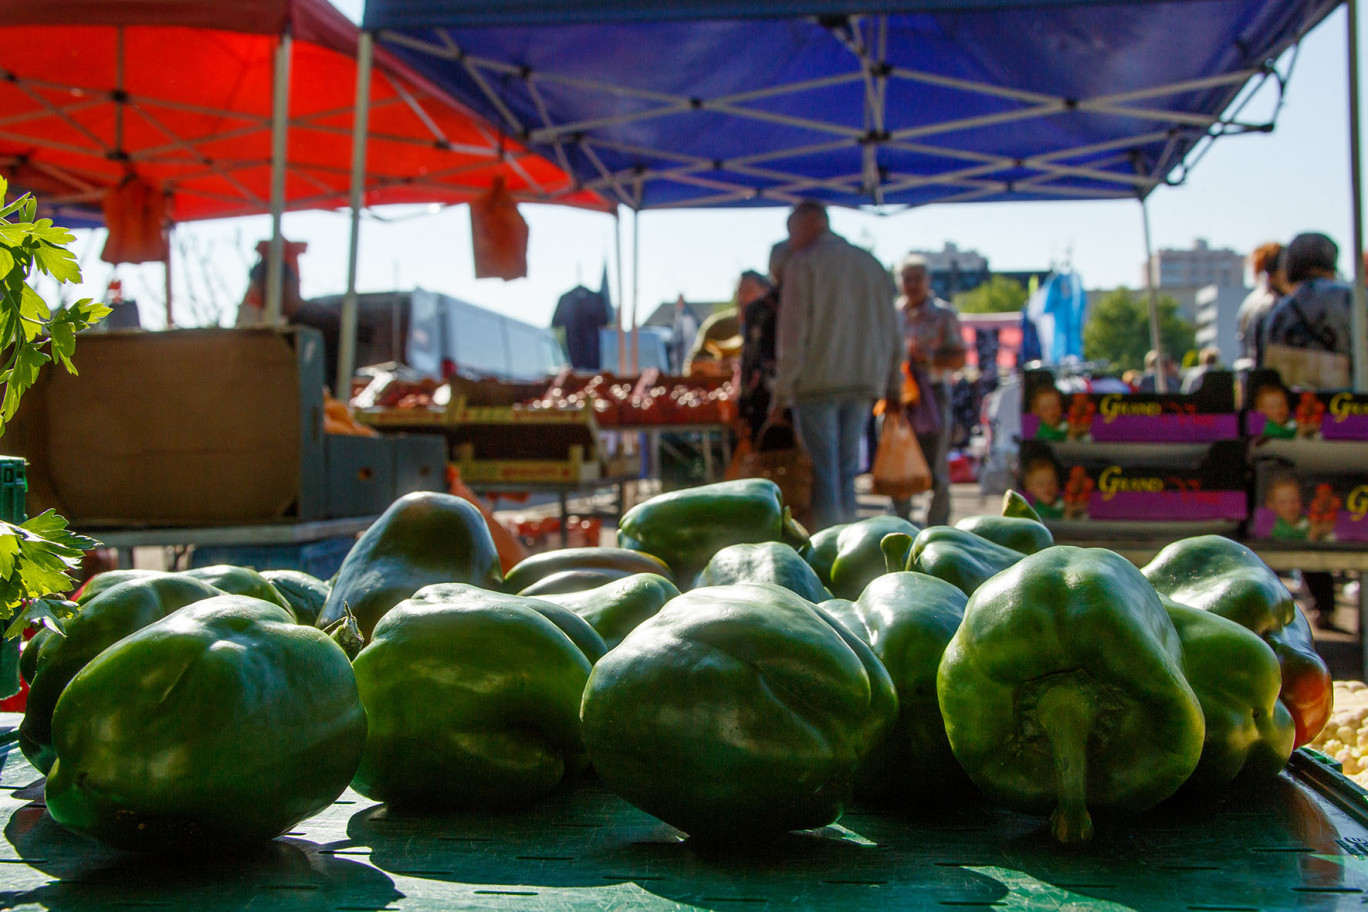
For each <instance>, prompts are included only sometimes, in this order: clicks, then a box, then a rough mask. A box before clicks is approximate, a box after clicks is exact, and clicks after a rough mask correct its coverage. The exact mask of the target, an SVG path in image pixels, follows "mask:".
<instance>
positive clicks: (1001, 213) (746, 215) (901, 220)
mask: <svg viewBox="0 0 1368 912" xmlns="http://www.w3.org/2000/svg"><path fill="white" fill-rule="evenodd" d="M333 2H334V3H335V4H336V5H337V6H338V8H339V9H341V10H342V11H343V12H344V13H346V14H347V15H349V16H351V17H352V18H353V19H357V18H359V15H360V8H361V0H333ZM1346 21H1347V14H1346V12H1345V9H1344V7H1340V8H1339V9H1338V10H1336V12H1335V13H1334V14H1332V15H1331V16H1330V18H1329V19H1327V20H1326V21H1325V22H1324V23H1322V24H1321V25H1320V26H1319V27H1318V28H1317V29H1316V30H1315V31H1314V32H1312V33H1311V34H1310V35H1309V36H1307V38H1306V39H1305V40H1304V41H1303V42H1302V47H1301V53H1300V56H1299V57H1298V60H1297V64H1296V68H1295V71H1294V72H1293V77H1292V80H1291V83H1290V85H1289V88H1288V91H1287V94H1286V97H1285V99H1284V105H1283V109H1282V112H1281V114H1280V116H1279V118H1278V125H1277V129H1276V131H1275V132H1274V133H1273V134H1271V135H1265V134H1252V135H1246V136H1232V137H1227V138H1225V139H1222V140H1220V141H1219V142H1217V143H1216V144H1215V146H1214V148H1213V149H1211V150H1210V152H1209V153H1208V154H1207V155H1206V157H1205V158H1204V159H1203V160H1202V161H1201V162H1200V163H1199V164H1198V165H1197V166H1196V168H1195V169H1194V170H1193V171H1192V172H1191V174H1190V175H1189V177H1188V180H1187V182H1186V183H1185V184H1184V185H1182V186H1178V187H1161V188H1159V189H1158V190H1157V191H1155V193H1154V194H1153V195H1152V196H1151V197H1150V203H1149V205H1150V219H1151V225H1152V229H1153V240H1154V244H1155V247H1156V248H1160V247H1178V248H1187V247H1190V246H1191V245H1192V243H1193V241H1194V239H1196V238H1205V239H1207V240H1208V242H1209V243H1210V244H1211V245H1212V246H1213V247H1230V248H1233V249H1235V250H1237V251H1240V252H1241V253H1244V252H1247V251H1248V250H1250V249H1252V248H1253V247H1254V246H1256V245H1258V244H1260V243H1263V242H1264V241H1268V240H1282V241H1286V240H1287V239H1289V238H1291V237H1292V236H1293V235H1294V234H1296V233H1298V232H1300V231H1307V230H1319V231H1324V232H1326V233H1328V234H1330V235H1331V236H1332V237H1334V238H1335V239H1336V240H1337V241H1339V243H1340V247H1341V249H1342V250H1343V251H1344V253H1342V254H1341V257H1340V268H1341V270H1343V271H1351V270H1352V262H1351V261H1350V260H1349V258H1348V253H1347V252H1348V250H1349V249H1350V248H1351V247H1352V238H1351V234H1350V218H1351V213H1350V207H1349V140H1348V91H1347V72H1348V65H1347V48H1346V45H1347V38H1346ZM1360 25H1361V28H1360V31H1361V33H1362V32H1365V31H1368V29H1364V28H1363V26H1362V23H1361V24H1360ZM1364 42H1368V35H1363V34H1361V36H1360V44H1361V47H1364V48H1365V49H1368V44H1365V43H1364ZM1287 62H1288V61H1287V60H1286V59H1285V60H1284V61H1282V62H1281V67H1280V68H1285V67H1286V65H1287ZM1265 95H1266V96H1267V97H1260V98H1258V99H1256V100H1255V102H1254V103H1253V104H1252V105H1251V106H1250V107H1249V108H1247V109H1246V112H1245V118H1246V119H1257V118H1259V117H1261V116H1263V115H1266V114H1267V113H1268V112H1269V111H1270V110H1271V108H1272V93H1271V92H1266V93H1265ZM522 209H523V213H524V216H525V217H526V219H527V221H528V223H529V225H530V228H531V240H530V245H529V252H528V257H529V276H528V278H526V279H520V280H517V281H513V282H502V281H499V280H480V281H476V280H475V279H474V272H473V266H472V264H471V258H470V220H469V214H468V211H467V209H466V207H464V206H459V207H452V208H447V209H443V210H441V211H439V212H437V213H435V214H433V213H430V212H428V211H426V210H421V209H412V208H409V209H401V210H397V211H396V210H393V209H390V210H386V211H384V212H382V213H380V215H381V216H383V217H384V218H386V219H390V221H378V220H374V219H370V220H367V221H366V222H364V223H363V228H362V233H361V262H360V269H359V282H358V284H359V287H360V290H361V291H380V290H389V289H392V288H395V287H398V288H412V287H415V286H421V287H423V288H427V289H431V290H435V291H441V292H445V293H448V294H451V295H454V296H456V297H459V298H462V299H464V300H467V301H471V302H473V303H476V304H480V305H483V306H486V307H490V308H493V309H495V310H499V311H502V312H505V313H509V314H512V315H515V316H518V317H520V318H522V319H525V320H528V321H530V322H533V323H538V324H545V323H547V322H549V320H550V316H551V313H552V310H553V309H554V307H555V302H556V299H557V297H559V295H560V294H561V293H562V292H564V291H567V290H569V289H570V288H571V287H573V286H574V285H575V284H576V282H581V281H582V282H583V283H584V284H586V285H589V286H591V287H594V288H597V287H598V283H599V276H600V273H601V271H602V269H603V266H604V264H605V262H607V263H608V266H609V270H610V274H612V275H613V276H614V303H615V304H616V303H619V301H620V300H621V299H620V298H619V296H618V294H617V290H616V281H615V268H614V265H613V251H614V219H613V218H612V217H611V216H607V215H603V214H594V213H585V212H580V211H577V210H570V209H566V208H562V207H555V206H536V205H526V206H523V207H522ZM785 216H786V211H785V210H783V209H773V210H745V211H739V210H706V211H682V212H681V211H670V212H647V213H645V214H643V215H641V216H640V220H639V227H640V236H641V247H640V251H641V252H640V273H639V275H640V279H639V293H638V301H639V305H638V307H639V316H640V318H641V319H643V320H644V319H645V317H646V316H647V315H648V314H649V313H650V312H651V310H653V309H654V308H655V306H656V305H657V304H658V303H660V302H662V301H667V300H673V299H674V298H675V296H676V295H678V294H681V293H682V294H684V295H685V296H686V297H688V298H689V299H691V300H720V299H725V298H728V297H730V296H731V293H732V290H733V287H734V285H735V282H736V278H737V276H738V275H739V274H740V273H741V272H742V271H743V270H745V269H760V270H764V268H765V265H766V261H767V257H768V252H769V248H770V245H771V244H773V243H774V241H776V240H778V239H779V238H781V237H782V236H783V232H784V219H785ZM632 221H633V217H632V215H631V214H630V213H628V212H625V211H624V217H623V219H622V221H621V231H622V237H623V244H624V247H623V249H624V261H625V264H624V269H623V280H624V284H625V292H626V294H625V298H626V300H627V302H628V306H629V307H630V301H631V296H632V284H633V283H632V272H631V251H630V242H631V236H632ZM832 224H833V228H834V230H836V231H837V232H838V233H839V234H842V235H844V236H846V237H847V238H848V239H850V240H851V241H853V242H855V243H858V244H861V245H862V246H872V247H873V249H874V252H875V254H876V255H877V256H878V257H879V258H880V259H882V260H884V261H885V262H887V263H890V264H891V263H893V262H895V261H896V260H897V259H899V258H900V257H902V256H903V255H904V254H906V253H907V251H908V250H912V249H933V250H939V249H940V248H941V247H942V246H943V245H944V243H945V242H946V241H951V242H954V243H956V244H958V245H959V246H960V248H962V249H976V250H978V251H979V252H980V253H982V254H983V255H985V256H986V257H988V259H989V263H990V266H991V267H992V268H994V269H998V270H1026V269H1040V268H1044V267H1047V266H1049V265H1051V264H1052V263H1056V262H1059V261H1062V260H1063V259H1064V258H1065V257H1066V256H1067V257H1071V259H1072V263H1073V265H1074V268H1075V269H1076V270H1077V271H1078V272H1079V274H1080V275H1081V276H1082V277H1083V279H1084V282H1085V283H1086V284H1087V286H1088V287H1089V288H1111V287H1115V286H1118V285H1128V286H1130V287H1135V286H1137V285H1138V283H1139V281H1140V274H1141V273H1140V270H1141V264H1142V263H1143V260H1144V235H1143V233H1142V228H1141V213H1140V206H1139V204H1138V203H1135V202H1129V201H1127V202H1067V203H993V204H965V205H958V206H928V207H924V208H920V209H914V210H910V211H905V212H901V213H898V214H895V215H890V216H878V215H873V214H866V213H861V212H851V211H844V210H838V211H833V213H832ZM269 232H270V221H269V219H267V218H264V217H263V218H249V219H236V220H231V221H219V222H203V223H195V224H189V225H185V226H181V227H179V228H177V230H176V246H177V248H178V250H183V251H184V252H185V253H186V254H188V256H177V257H176V258H175V260H174V261H173V271H174V273H175V283H176V296H175V300H176V319H177V322H178V323H179V324H182V325H204V324H206V323H211V322H214V321H215V320H216V318H221V320H222V322H225V323H229V322H231V320H232V314H233V313H235V311H236V302H237V301H238V300H239V299H240V297H241V291H242V288H243V287H244V286H245V283H246V271H247V267H248V266H249V265H250V264H251V262H252V260H253V259H254V256H253V254H252V253H251V250H252V248H253V246H254V245H255V243H256V242H257V241H258V240H260V239H262V238H265V237H268V236H269ZM347 233H348V217H347V214H346V213H342V212H326V213H325V212H319V213H291V214H287V215H286V216H285V235H286V237H288V238H290V239H292V240H304V241H308V242H309V251H308V253H306V254H305V255H304V257H303V259H302V261H301V272H302V279H303V286H304V293H305V295H306V296H314V295H320V294H329V293H334V292H340V291H342V290H343V289H344V288H345V284H346V251H347ZM81 235H82V236H83V237H82V238H81V245H82V254H83V256H82V258H83V262H84V263H85V264H86V279H87V284H86V287H85V288H84V289H83V290H82V291H81V294H83V295H84V294H93V295H97V296H98V295H100V294H102V293H103V290H104V288H105V285H106V283H107V282H108V280H109V278H110V277H111V274H112V270H111V268H110V267H108V266H106V265H105V264H103V263H100V262H99V261H98V258H97V254H98V249H99V245H101V244H103V242H104V234H103V232H102V231H97V232H81ZM118 274H119V276H120V278H122V279H123V282H124V287H125V289H126V292H127V293H130V294H132V295H134V296H136V297H138V298H139V301H140V304H141V305H142V313H143V321H144V325H147V326H158V325H161V316H160V313H161V308H162V307H163V292H162V287H163V278H162V271H161V269H160V267H127V266H125V267H120V268H119V270H118ZM68 294H70V293H68Z"/></svg>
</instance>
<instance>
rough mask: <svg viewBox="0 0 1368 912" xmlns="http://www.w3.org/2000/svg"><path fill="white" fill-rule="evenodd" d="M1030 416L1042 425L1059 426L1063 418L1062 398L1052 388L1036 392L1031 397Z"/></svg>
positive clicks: (1057, 391)
mask: <svg viewBox="0 0 1368 912" xmlns="http://www.w3.org/2000/svg"><path fill="white" fill-rule="evenodd" d="M1031 414H1033V415H1035V416H1036V417H1037V418H1039V419H1040V420H1041V422H1042V423H1044V424H1050V425H1055V424H1059V422H1060V421H1061V420H1062V419H1063V417H1064V397H1063V396H1062V395H1061V394H1060V392H1059V390H1057V389H1055V388H1054V387H1052V386H1049V387H1045V388H1044V389H1039V390H1036V393H1035V395H1034V396H1032V397H1031Z"/></svg>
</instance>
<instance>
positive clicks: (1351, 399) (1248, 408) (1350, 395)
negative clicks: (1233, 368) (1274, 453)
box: [1242, 370, 1368, 440]
mask: <svg viewBox="0 0 1368 912" xmlns="http://www.w3.org/2000/svg"><path fill="white" fill-rule="evenodd" d="M1246 389H1247V390H1248V395H1247V396H1246V399H1245V409H1244V411H1243V412H1242V415H1243V416H1244V431H1245V434H1246V435H1247V436H1250V437H1255V438H1262V439H1266V440H1368V394H1364V393H1354V392H1349V391H1348V390H1302V389H1289V388H1288V387H1286V386H1284V385H1283V383H1282V381H1281V380H1280V379H1279V378H1278V374H1277V372H1276V371H1270V370H1258V371H1251V372H1250V375H1249V380H1248V383H1247V385H1246Z"/></svg>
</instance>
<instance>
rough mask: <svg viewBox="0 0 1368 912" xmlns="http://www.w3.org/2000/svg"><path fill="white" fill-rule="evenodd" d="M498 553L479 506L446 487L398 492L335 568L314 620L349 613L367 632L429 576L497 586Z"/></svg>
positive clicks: (365, 634)
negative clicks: (446, 491)
mask: <svg viewBox="0 0 1368 912" xmlns="http://www.w3.org/2000/svg"><path fill="white" fill-rule="evenodd" d="M502 580H503V576H502V575H501V573H500V567H499V553H498V551H497V550H496V549H495V547H494V539H493V538H492V537H491V536H490V534H489V527H488V526H486V525H485V521H484V517H483V516H482V515H481V514H480V511H479V510H478V509H476V507H475V506H474V505H473V504H471V503H470V502H469V501H467V500H464V499H462V498H460V497H455V496H453V495H451V494H441V493H437V492H433V491H421V492H417V493H414V494H405V495H404V496H403V497H401V498H399V499H398V500H396V501H395V502H394V503H392V504H390V506H389V509H387V510H386V511H385V512H384V513H382V514H381V515H380V517H379V518H378V519H377V520H376V521H375V522H374V523H373V524H372V525H371V527H370V528H369V529H367V530H366V531H365V532H363V533H362V534H361V537H360V538H359V539H357V542H356V544H355V545H353V546H352V549H351V551H349V552H348V553H347V556H346V558H344V559H343V561H342V566H341V568H339V569H338V571H337V579H336V580H335V581H334V583H333V587H332V590H331V591H330V592H329V593H328V600H327V602H325V603H324V605H323V610H322V611H321V612H320V613H319V615H318V621H317V622H316V623H317V625H318V626H319V627H324V628H326V627H328V626H329V625H331V624H333V623H335V622H336V621H339V620H341V619H342V617H343V616H344V615H345V614H346V612H345V610H344V608H346V607H350V608H351V611H352V614H354V615H356V623H357V626H359V627H360V629H361V635H362V636H363V637H366V638H367V639H369V638H370V635H371V631H372V630H373V629H374V628H375V623H376V621H378V620H380V618H381V616H382V615H384V613H385V612H386V611H389V610H390V609H391V608H393V607H394V606H395V605H397V604H398V603H399V602H401V601H403V600H404V599H406V598H408V597H409V596H410V595H412V594H413V593H415V592H417V591H418V590H419V589H421V588H423V587H424V586H427V585H429V584H431V583H470V584H471V585H475V586H480V587H482V588H485V589H497V588H498V587H499V584H500V583H501V582H502Z"/></svg>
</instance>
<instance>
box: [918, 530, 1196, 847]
mask: <svg viewBox="0 0 1368 912" xmlns="http://www.w3.org/2000/svg"><path fill="white" fill-rule="evenodd" d="M1182 661H1183V644H1182V640H1181V639H1180V638H1179V636H1178V632H1177V631H1176V630H1175V629H1174V626H1173V622H1172V621H1170V620H1169V616H1168V612H1166V611H1165V610H1164V605H1163V603H1162V602H1161V601H1160V599H1159V595H1158V594H1157V593H1156V592H1155V591H1154V588H1153V587H1152V586H1150V585H1149V583H1148V582H1147V581H1146V580H1145V578H1144V577H1143V576H1141V575H1140V571H1139V570H1137V569H1136V568H1135V567H1134V566H1133V565H1131V564H1130V563H1129V562H1128V561H1127V560H1126V559H1125V558H1123V557H1121V556H1120V555H1117V554H1114V553H1112V552H1111V551H1106V550H1103V549H1101V548H1071V547H1062V546H1056V547H1053V548H1047V549H1045V550H1044V551H1040V552H1038V553H1036V554H1032V555H1030V556H1028V557H1025V558H1023V559H1022V560H1021V561H1020V562H1019V563H1017V564H1015V565H1014V566H1011V567H1009V568H1007V569H1006V570H1004V571H1002V572H1001V573H999V574H998V575H996V576H994V577H993V578H991V579H989V580H988V581H987V582H985V583H984V584H983V585H982V586H980V587H978V589H977V591H975V592H974V594H973V595H972V596H970V598H969V603H968V605H967V606H966V607H965V610H964V621H963V623H961V624H960V628H959V630H958V631H957V632H956V633H955V636H954V638H953V639H951V641H950V645H949V646H948V647H947V648H946V650H945V656H944V657H943V658H942V659H941V664H940V671H939V674H938V678H937V682H936V684H937V686H936V690H937V694H938V696H939V699H940V707H941V715H942V717H943V718H944V720H945V732H946V735H947V737H948V738H949V739H950V748H951V750H953V751H954V754H955V757H956V759H958V760H959V762H960V765H961V766H963V767H964V770H965V772H967V773H968V774H969V777H970V778H971V779H972V780H973V781H974V783H975V784H976V785H977V786H978V787H979V788H980V789H982V790H983V791H984V793H986V794H987V795H988V796H989V797H990V798H992V799H994V800H995V801H997V802H999V803H1001V804H1003V805H1006V806H1007V807H1008V808H1011V809H1013V810H1016V811H1021V812H1024V813H1028V814H1050V819H1051V828H1052V830H1053V832H1054V835H1055V836H1056V838H1058V839H1059V840H1060V841H1061V842H1065V843H1074V842H1081V841H1084V840H1087V839H1090V838H1091V836H1092V831H1093V826H1092V817H1091V814H1090V811H1093V810H1095V811H1099V812H1106V813H1110V814H1126V813H1138V812H1140V811H1143V810H1145V809H1147V808H1149V807H1152V806H1153V805H1155V804H1157V803H1158V802H1160V801H1162V800H1164V799H1165V798H1167V797H1168V796H1169V795H1171V794H1173V793H1174V792H1175V791H1176V790H1177V789H1178V787H1179V786H1181V785H1182V784H1183V783H1184V782H1185V781H1186V780H1187V778H1188V777H1189V776H1190V775H1191V774H1192V771H1193V770H1194V769H1196V767H1197V763H1198V761H1199V760H1200V759H1201V755H1202V739H1203V736H1204V732H1205V725H1204V721H1203V717H1202V708H1201V705H1200V703H1199V702H1198V698H1197V695H1196V694H1195V693H1193V690H1192V687H1191V686H1190V685H1189V684H1188V682H1187V680H1186V679H1185V678H1184V677H1183V672H1182Z"/></svg>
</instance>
